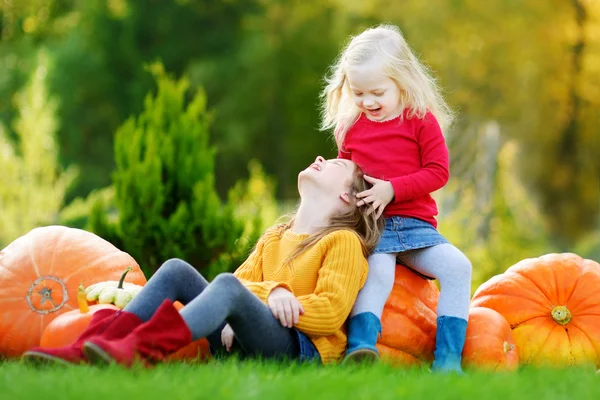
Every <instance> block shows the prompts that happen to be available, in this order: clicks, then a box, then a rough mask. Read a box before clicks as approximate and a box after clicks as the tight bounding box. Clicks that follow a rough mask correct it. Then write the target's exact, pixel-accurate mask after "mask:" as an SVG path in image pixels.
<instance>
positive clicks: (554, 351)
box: [471, 253, 600, 367]
mask: <svg viewBox="0 0 600 400" xmlns="http://www.w3.org/2000/svg"><path fill="white" fill-rule="evenodd" d="M598 287H600V265H599V264H598V263H597V262H595V261H592V260H585V259H583V258H581V257H579V256H578V255H576V254H572V253H563V254H547V255H544V256H542V257H539V258H530V259H525V260H522V261H520V262H518V263H517V264H515V265H513V266H512V267H510V268H509V269H508V270H507V271H506V272H505V273H503V274H501V275H497V276H495V277H493V278H492V279H490V280H489V281H487V282H485V283H484V284H482V285H481V286H480V287H479V289H477V291H476V292H475V295H474V296H473V300H472V303H471V304H472V306H473V307H487V308H490V309H493V310H495V311H497V312H498V313H500V314H501V315H502V316H503V317H504V318H505V319H506V320H507V321H508V323H509V324H510V326H512V327H513V329H512V334H513V336H514V338H515V343H516V345H517V348H518V349H519V359H520V362H521V363H522V364H533V365H552V366H566V365H575V364H577V365H580V364H581V365H590V366H594V367H597V366H599V365H600V356H599V354H600V295H599V294H598Z"/></svg>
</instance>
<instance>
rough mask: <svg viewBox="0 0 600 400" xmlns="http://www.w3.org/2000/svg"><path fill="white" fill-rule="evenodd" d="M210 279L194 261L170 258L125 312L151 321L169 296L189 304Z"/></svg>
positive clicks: (171, 298)
mask: <svg viewBox="0 0 600 400" xmlns="http://www.w3.org/2000/svg"><path fill="white" fill-rule="evenodd" d="M207 286H208V282H207V281H206V279H204V277H203V276H202V275H200V273H199V272H198V271H197V270H195V269H194V267H192V266H191V265H190V264H188V263H186V262H185V261H183V260H180V259H177V258H173V259H170V260H168V261H166V262H165V263H164V264H163V265H161V267H160V268H159V269H158V271H156V273H155V274H154V275H153V276H152V278H150V280H149V281H148V283H147V284H146V285H145V286H144V288H143V289H142V291H141V292H140V293H138V295H137V296H135V297H134V298H133V300H131V302H129V304H127V306H126V307H125V309H124V311H128V312H130V313H133V314H135V315H137V316H138V317H140V319H141V320H142V321H148V320H149V319H150V318H151V317H152V315H153V314H154V312H155V311H156V309H157V308H158V307H159V306H160V305H161V303H162V302H163V301H164V300H165V299H170V300H172V301H180V302H181V303H183V304H184V305H185V304H188V303H189V302H190V301H192V300H193V299H194V298H196V297H197V296H198V295H199V294H200V293H202V291H203V290H204V289H206V287H207Z"/></svg>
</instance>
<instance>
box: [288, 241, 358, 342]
mask: <svg viewBox="0 0 600 400" xmlns="http://www.w3.org/2000/svg"><path fill="white" fill-rule="evenodd" d="M322 240H323V241H324V242H323V245H324V246H326V248H327V250H326V254H325V257H324V259H323V262H322V263H323V264H322V266H321V268H320V269H319V277H318V280H317V285H316V287H315V290H314V292H313V293H312V294H309V295H304V296H298V297H297V298H298V301H299V302H300V304H301V305H302V308H303V309H304V314H303V315H301V316H300V318H299V320H298V323H297V324H295V325H294V327H295V328H297V329H299V330H301V331H302V332H304V333H306V334H309V335H313V336H328V335H331V334H333V333H335V332H336V331H337V330H339V329H340V328H341V326H342V325H343V324H344V322H345V321H346V319H347V318H348V315H349V314H350V311H351V310H352V307H353V305H354V302H355V301H356V296H357V295H358V291H359V290H360V288H361V287H362V286H363V285H364V282H365V280H366V277H367V273H368V265H367V260H366V259H365V257H364V255H363V253H362V248H361V245H360V241H359V240H358V238H357V237H356V234H354V233H353V232H351V231H347V230H340V231H337V232H334V233H332V234H330V235H328V236H326V237H325V238H323V239H322Z"/></svg>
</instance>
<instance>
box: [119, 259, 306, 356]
mask: <svg viewBox="0 0 600 400" xmlns="http://www.w3.org/2000/svg"><path fill="white" fill-rule="evenodd" d="M165 299H171V300H172V301H176V300H177V301H180V302H181V303H183V304H184V305H185V307H184V308H183V309H182V310H181V316H182V317H183V320H184V321H185V322H186V324H187V326H188V327H189V328H190V331H191V332H192V337H193V339H194V340H197V339H200V338H203V337H206V338H207V339H208V342H209V343H210V345H211V347H212V348H213V350H215V351H216V352H217V353H219V354H224V347H223V345H222V344H221V330H222V329H223V327H224V326H225V324H226V323H229V325H231V328H232V329H233V331H234V332H235V340H234V345H233V346H232V352H236V353H238V354H239V355H240V356H251V357H257V356H258V357H262V358H278V359H283V358H287V359H296V358H299V356H300V345H299V343H298V336H297V332H296V331H295V330H294V329H290V328H285V327H283V326H281V324H280V323H279V321H278V320H277V319H276V318H275V317H274V316H273V314H272V313H271V310H270V309H269V307H267V305H266V304H264V303H263V302H262V301H261V300H260V299H259V298H258V297H256V296H255V295H254V294H253V293H252V292H251V291H250V290H248V289H247V288H246V287H245V286H244V285H243V284H242V283H241V282H240V281H239V280H238V279H237V278H236V277H235V276H233V275H232V274H220V275H218V276H217V277H216V278H215V279H214V280H213V281H212V282H211V283H208V282H207V281H206V279H204V278H203V277H202V275H200V273H199V272H198V271H196V270H195V269H194V268H193V267H192V266H191V265H189V264H188V263H186V262H185V261H182V260H179V259H171V260H168V261H167V262H165V263H164V264H163V265H162V266H161V267H160V268H159V269H158V271H156V273H155V274H154V276H152V278H150V280H149V281H148V283H147V284H146V286H144V289H143V290H142V291H141V292H140V293H139V294H138V295H137V296H136V297H135V298H134V299H133V300H132V301H131V302H130V303H129V304H128V305H127V306H126V307H125V311H128V312H131V313H134V314H136V315H137V316H138V317H140V318H141V319H142V320H143V321H147V320H149V319H150V318H151V317H152V315H153V314H154V312H155V311H156V309H157V308H158V306H160V304H161V303H162V302H163V301H164V300H165Z"/></svg>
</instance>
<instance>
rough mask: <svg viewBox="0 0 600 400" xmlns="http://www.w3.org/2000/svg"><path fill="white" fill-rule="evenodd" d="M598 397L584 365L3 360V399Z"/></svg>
mask: <svg viewBox="0 0 600 400" xmlns="http://www.w3.org/2000/svg"><path fill="white" fill-rule="evenodd" d="M119 398H122V399H163V400H176V399H310V400H319V399H369V400H384V399H399V398H408V399H417V398H418V399H421V398H422V399H431V400H433V399H471V398H472V399H482V400H483V399H502V400H512V399H517V398H518V399H528V400H549V399H577V400H580V399H598V398H600V375H596V374H595V373H594V372H593V371H590V370H582V369H577V368H571V369H565V370H539V369H533V368H526V369H522V370H520V371H519V372H516V373H512V374H494V373H482V372H476V373H475V372H471V373H468V374H466V375H464V376H456V375H439V374H432V373H430V372H428V371H427V370H422V369H413V370H403V369H394V368H391V367H388V366H385V365H377V366H370V367H366V366H365V367H358V366H354V367H347V366H334V367H314V366H301V365H289V364H275V363H267V364H264V363H257V362H253V363H249V362H236V361H228V362H225V363H217V362H211V363H209V364H201V365H187V364H170V365H160V366H157V367H156V368H154V369H143V368H136V369H133V370H125V369H122V368H119V367H117V366H111V367H109V368H96V367H87V366H74V367H56V366H54V367H43V368H32V367H28V366H26V365H24V364H22V363H19V362H6V363H3V364H0V399H2V400H8V399H38V400H39V399H48V400H59V399H78V400H91V399H106V400H112V399H119Z"/></svg>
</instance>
